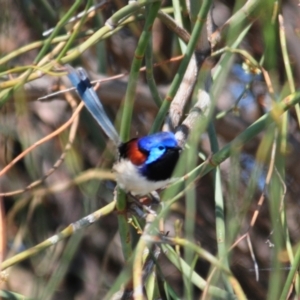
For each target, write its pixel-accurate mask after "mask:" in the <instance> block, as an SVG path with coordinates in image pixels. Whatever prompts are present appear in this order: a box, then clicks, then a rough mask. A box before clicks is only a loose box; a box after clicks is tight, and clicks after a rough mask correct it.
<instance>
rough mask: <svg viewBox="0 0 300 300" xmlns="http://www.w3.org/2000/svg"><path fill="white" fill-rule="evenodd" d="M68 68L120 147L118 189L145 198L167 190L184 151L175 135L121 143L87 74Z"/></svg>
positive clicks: (116, 167) (161, 134)
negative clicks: (160, 190) (161, 189)
mask: <svg viewBox="0 0 300 300" xmlns="http://www.w3.org/2000/svg"><path fill="white" fill-rule="evenodd" d="M66 68H67V71H68V77H69V79H70V81H71V83H72V85H73V86H74V87H75V88H76V90H77V92H78V94H79V96H80V98H81V99H82V100H83V102H84V104H85V106H86V108H87V109H88V110H89V112H90V113H91V114H92V116H93V117H94V118H95V120H96V121H97V122H98V124H99V125H100V126H101V128H102V129H103V131H104V132H105V134H106V135H107V136H108V137H109V138H110V139H111V140H112V141H113V142H114V143H115V144H116V146H117V147H118V151H119V158H118V160H117V162H116V163H115V164H114V166H113V171H114V172H115V174H116V181H117V183H118V185H119V187H120V188H122V189H123V190H125V191H126V192H129V193H130V194H132V195H133V196H136V195H139V196H143V195H146V194H148V193H150V192H153V191H155V190H158V189H160V188H163V187H165V186H166V185H167V184H168V183H169V182H170V179H171V175H172V173H173V171H174V168H175V166H176V163H177V161H178V159H179V154H180V151H181V147H179V146H178V143H177V140H176V138H175V135H174V134H173V133H172V132H158V133H155V134H152V135H148V136H144V137H140V138H134V139H131V140H129V141H128V142H122V141H121V140H120V137H119V135H118V133H117V131H116V129H115V127H114V126H113V124H112V123H111V121H110V120H109V118H108V117H107V114H106V113H105V111H104V108H103V106H102V104H101V102H100V100H99V98H98V96H97V94H96V92H95V91H94V89H93V87H92V85H91V83H90V80H89V78H88V76H87V74H86V72H85V70H84V69H82V68H79V69H77V70H75V69H73V68H72V67H71V66H67V67H66Z"/></svg>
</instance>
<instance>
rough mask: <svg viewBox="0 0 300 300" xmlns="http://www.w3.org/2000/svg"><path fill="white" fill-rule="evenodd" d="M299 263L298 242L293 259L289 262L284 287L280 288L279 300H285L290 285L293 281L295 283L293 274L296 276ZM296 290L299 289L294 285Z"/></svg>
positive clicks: (299, 246)
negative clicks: (289, 267)
mask: <svg viewBox="0 0 300 300" xmlns="http://www.w3.org/2000/svg"><path fill="white" fill-rule="evenodd" d="M299 265H300V245H299V244H298V247H297V251H296V254H295V259H294V261H293V262H292V264H291V269H290V271H289V274H288V277H287V279H286V281H285V283H284V287H283V290H282V293H281V295H280V298H279V300H287V299H288V296H289V292H290V291H291V287H292V286H293V283H294V282H295V284H296V283H297V281H296V280H295V276H297V273H298V270H299ZM295 288H296V290H297V289H299V286H298V287H297V286H295Z"/></svg>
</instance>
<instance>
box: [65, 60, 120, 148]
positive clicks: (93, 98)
mask: <svg viewBox="0 0 300 300" xmlns="http://www.w3.org/2000/svg"><path fill="white" fill-rule="evenodd" d="M66 68H67V71H68V78H69V79H70V81H71V83H72V85H73V86H74V87H75V88H76V90H77V92H78V94H79V96H80V98H81V99H82V100H83V102H84V104H85V106H86V108H87V109H88V110H89V112H90V113H91V115H92V116H93V117H94V119H95V120H96V121H97V122H98V124H99V125H100V126H101V128H102V129H103V131H104V132H105V134H106V135H107V136H108V137H109V138H110V139H111V140H112V141H113V142H114V143H115V144H116V145H119V144H120V143H121V140H120V137H119V135H118V133H117V131H116V129H115V127H114V125H113V124H112V122H111V121H110V120H109V118H108V117H107V114H106V112H105V110H104V108H103V106H102V104H101V101H100V99H99V98H98V96H97V94H96V92H95V91H94V89H93V87H92V85H91V82H90V80H89V78H88V76H87V74H86V72H85V70H84V69H83V68H79V69H77V70H75V69H74V68H72V67H71V66H70V65H67V66H66Z"/></svg>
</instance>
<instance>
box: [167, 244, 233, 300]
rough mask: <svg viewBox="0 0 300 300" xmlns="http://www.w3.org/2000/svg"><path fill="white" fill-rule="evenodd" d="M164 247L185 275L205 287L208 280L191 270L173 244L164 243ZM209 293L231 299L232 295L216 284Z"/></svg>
mask: <svg viewBox="0 0 300 300" xmlns="http://www.w3.org/2000/svg"><path fill="white" fill-rule="evenodd" d="M162 249H163V251H164V252H165V253H166V256H167V258H168V259H169V260H170V261H171V262H172V264H173V265H174V266H175V267H176V268H177V269H178V270H180V272H181V273H182V275H183V276H186V277H188V278H190V280H191V282H192V283H193V284H194V285H195V286H197V287H198V288H199V289H200V290H203V289H204V288H205V286H206V281H205V280H204V279H203V278H202V277H201V276H199V275H198V274H197V273H196V272H195V271H193V270H191V269H190V266H189V265H188V264H187V263H186V262H185V261H184V260H183V259H182V258H181V257H180V256H178V255H177V253H176V252H175V251H174V249H173V248H172V247H171V246H169V245H165V244H163V245H162ZM208 294H209V295H212V296H216V297H219V298H221V299H230V296H231V295H230V294H229V293H228V292H226V291H224V290H222V289H220V288H217V287H215V286H209V287H208Z"/></svg>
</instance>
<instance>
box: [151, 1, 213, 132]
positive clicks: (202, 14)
mask: <svg viewBox="0 0 300 300" xmlns="http://www.w3.org/2000/svg"><path fill="white" fill-rule="evenodd" d="M211 4H212V3H211V1H210V0H204V1H203V3H202V5H201V9H200V10H199V13H198V17H197V21H196V24H195V27H194V29H193V32H192V35H191V38H190V40H189V43H188V45H187V48H186V53H185V56H184V58H183V59H182V61H181V64H180V66H179V69H178V71H177V73H176V75H175V76H174V79H173V81H172V84H171V87H170V89H169V91H168V94H167V95H166V97H165V99H164V101H163V103H162V105H161V107H160V109H159V112H158V114H157V116H156V119H155V121H154V123H153V125H152V128H151V132H156V131H158V130H159V129H160V127H161V125H162V123H163V120H164V118H165V116H166V113H167V111H168V110H169V107H170V104H171V102H172V100H173V98H174V96H175V94H176V92H177V90H178V88H179V85H180V84H181V82H182V80H183V77H184V74H185V71H186V69H187V66H188V64H189V61H190V59H191V57H192V55H193V53H194V51H195V48H196V45H197V42H198V40H199V37H200V34H201V31H202V28H203V25H204V22H205V19H206V16H207V14H208V11H209V9H210V6H211Z"/></svg>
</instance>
